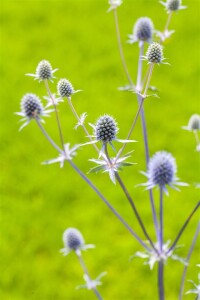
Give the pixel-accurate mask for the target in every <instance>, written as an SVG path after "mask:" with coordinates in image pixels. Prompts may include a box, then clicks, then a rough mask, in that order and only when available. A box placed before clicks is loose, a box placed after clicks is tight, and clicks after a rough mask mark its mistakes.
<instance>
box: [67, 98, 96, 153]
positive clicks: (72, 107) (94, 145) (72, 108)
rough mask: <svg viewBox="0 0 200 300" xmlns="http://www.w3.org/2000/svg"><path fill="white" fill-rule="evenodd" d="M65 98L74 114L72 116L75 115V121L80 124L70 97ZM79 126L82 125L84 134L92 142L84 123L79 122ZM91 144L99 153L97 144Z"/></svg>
mask: <svg viewBox="0 0 200 300" xmlns="http://www.w3.org/2000/svg"><path fill="white" fill-rule="evenodd" d="M67 99H68V104H69V106H70V108H71V111H72V113H73V114H74V116H75V118H76V119H77V121H78V122H79V123H80V124H81V122H80V117H79V115H78V114H77V112H76V110H75V107H74V106H73V103H72V101H71V98H67ZM81 126H82V128H83V130H84V131H85V134H86V136H87V137H88V138H89V139H90V141H91V142H92V141H93V139H92V137H91V135H90V134H89V132H88V130H87V128H86V127H85V125H84V124H81ZM92 145H93V147H94V148H95V150H96V151H97V152H98V153H99V148H98V147H97V145H96V144H92Z"/></svg>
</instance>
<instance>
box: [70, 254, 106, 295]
mask: <svg viewBox="0 0 200 300" xmlns="http://www.w3.org/2000/svg"><path fill="white" fill-rule="evenodd" d="M75 253H76V255H77V257H78V260H79V262H80V265H81V267H82V269H83V272H84V274H85V275H86V277H87V279H88V280H89V283H90V284H91V286H92V290H93V292H94V294H95V295H96V296H97V299H99V300H103V298H102V297H101V295H100V294H99V292H98V290H97V288H96V286H95V285H94V284H93V282H92V279H91V277H90V275H89V272H88V269H87V267H86V265H85V262H84V260H83V257H82V255H81V251H80V250H76V251H75Z"/></svg>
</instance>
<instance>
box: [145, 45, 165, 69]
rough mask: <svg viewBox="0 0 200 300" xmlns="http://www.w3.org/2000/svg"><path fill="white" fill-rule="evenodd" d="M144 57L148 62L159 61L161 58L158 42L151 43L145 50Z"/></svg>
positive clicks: (161, 52) (161, 51) (161, 53)
mask: <svg viewBox="0 0 200 300" xmlns="http://www.w3.org/2000/svg"><path fill="white" fill-rule="evenodd" d="M146 58H147V60H148V61H149V62H150V63H155V64H159V63H161V62H162V60H163V49H162V46H161V45H160V44H158V43H152V44H151V45H150V46H149V48H148V50H147V54H146Z"/></svg>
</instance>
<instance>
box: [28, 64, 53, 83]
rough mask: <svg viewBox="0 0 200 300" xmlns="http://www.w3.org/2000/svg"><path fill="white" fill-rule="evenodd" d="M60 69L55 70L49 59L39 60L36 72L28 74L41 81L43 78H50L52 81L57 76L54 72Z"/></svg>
mask: <svg viewBox="0 0 200 300" xmlns="http://www.w3.org/2000/svg"><path fill="white" fill-rule="evenodd" d="M57 70H58V69H55V70H53V69H52V66H51V64H50V63H49V62H48V61H47V60H42V61H40V62H39V64H38V65H37V68H36V73H35V74H30V73H28V74H26V75H28V76H32V77H34V78H35V79H37V80H39V81H43V80H50V81H52V78H55V77H54V76H53V74H54V72H56V71H57Z"/></svg>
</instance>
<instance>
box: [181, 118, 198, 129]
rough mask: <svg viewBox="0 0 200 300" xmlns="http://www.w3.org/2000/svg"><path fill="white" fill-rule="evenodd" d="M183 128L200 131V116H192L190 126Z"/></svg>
mask: <svg viewBox="0 0 200 300" xmlns="http://www.w3.org/2000/svg"><path fill="white" fill-rule="evenodd" d="M182 128H183V129H186V130H189V131H195V130H200V115H198V114H194V115H192V116H191V117H190V119H189V122H188V125H187V126H183V127H182Z"/></svg>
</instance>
